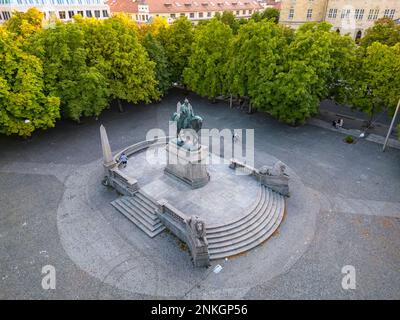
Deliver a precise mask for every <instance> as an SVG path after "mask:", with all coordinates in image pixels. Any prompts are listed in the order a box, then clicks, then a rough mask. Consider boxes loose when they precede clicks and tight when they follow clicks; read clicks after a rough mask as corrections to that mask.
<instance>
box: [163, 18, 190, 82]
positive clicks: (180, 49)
mask: <svg viewBox="0 0 400 320" xmlns="http://www.w3.org/2000/svg"><path fill="white" fill-rule="evenodd" d="M159 39H160V41H161V44H162V45H163V47H164V49H165V52H166V54H167V57H168V61H169V63H170V66H171V80H172V81H173V82H179V83H180V82H182V76H183V75H182V73H183V69H184V68H185V67H186V66H187V65H188V61H189V56H190V54H191V47H192V43H193V39H194V35H193V26H192V23H191V22H190V21H189V20H188V19H187V18H186V17H179V18H178V19H176V20H175V21H174V22H173V23H172V24H171V26H170V27H169V28H164V29H161V30H160V35H159Z"/></svg>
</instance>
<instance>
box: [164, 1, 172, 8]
mask: <svg viewBox="0 0 400 320" xmlns="http://www.w3.org/2000/svg"><path fill="white" fill-rule="evenodd" d="M164 6H166V7H167V8H169V7H172V3H171V2H166V3H164Z"/></svg>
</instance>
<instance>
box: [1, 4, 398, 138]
mask: <svg viewBox="0 0 400 320" xmlns="http://www.w3.org/2000/svg"><path fill="white" fill-rule="evenodd" d="M278 17H279V14H278V13H277V11H275V10H273V9H272V10H271V9H270V10H266V11H265V12H263V13H256V14H254V15H253V17H252V18H251V19H250V20H244V19H240V20H238V19H235V17H234V15H233V14H232V13H229V12H224V13H223V14H222V15H217V16H216V17H215V18H213V19H211V20H209V21H205V22H202V23H199V24H198V25H197V26H193V25H192V23H191V22H190V21H189V20H187V19H186V18H184V17H182V18H179V19H177V20H175V21H174V23H172V24H171V25H170V26H169V25H168V24H167V22H166V21H165V20H163V19H161V18H156V19H154V20H153V22H152V23H150V24H145V25H141V26H138V25H136V24H135V23H134V22H132V21H131V20H130V19H129V18H128V17H126V16H124V15H114V16H113V17H112V18H110V19H107V20H103V21H100V20H96V19H88V18H85V19H83V18H82V17H80V16H76V17H74V22H71V23H61V22H55V23H50V24H47V25H45V26H43V25H42V21H43V16H42V13H40V12H39V11H37V10H36V9H31V10H29V11H28V12H27V13H16V14H14V15H13V17H12V18H11V19H10V20H9V21H8V22H7V23H6V24H5V26H4V27H0V133H5V134H18V135H21V136H29V135H30V134H31V133H32V132H33V131H34V130H36V129H39V128H41V129H45V128H49V127H52V126H54V125H55V122H56V120H57V119H58V118H60V117H61V116H62V117H65V118H69V119H73V120H75V121H79V120H80V119H81V118H82V117H85V116H98V115H99V114H100V113H101V112H102V110H104V108H107V107H108V106H109V105H110V102H111V101H117V102H118V105H119V106H120V108H121V109H122V107H121V100H124V101H128V102H130V103H133V104H135V103H139V102H146V103H147V102H150V101H154V100H158V99H160V98H161V97H162V96H163V95H164V94H165V93H166V92H167V91H168V89H169V88H171V86H172V84H173V83H181V84H184V85H186V86H187V87H188V88H189V89H191V90H193V91H194V92H196V93H198V94H199V95H202V96H205V97H208V98H210V99H215V98H216V97H217V96H221V95H225V96H228V95H232V96H234V97H236V98H243V97H246V98H247V99H249V100H250V101H251V104H252V106H253V107H254V108H256V109H258V110H261V111H265V112H268V113H270V114H271V115H273V116H274V117H276V118H278V119H279V120H280V121H283V122H285V123H289V124H294V125H297V124H301V123H303V122H304V121H305V120H306V119H307V118H308V117H310V116H312V115H313V114H315V113H317V112H318V107H319V104H320V101H321V100H322V99H325V98H333V99H335V100H336V101H338V102H344V103H348V104H350V105H352V106H354V107H357V108H360V109H362V110H365V111H367V112H369V113H370V114H372V113H373V112H376V111H379V110H382V109H388V110H389V111H392V110H393V109H394V106H395V104H396V103H395V100H396V99H398V97H399V96H400V82H399V74H400V73H399V72H398V71H399V68H400V59H399V58H400V44H399V42H400V41H399V39H398V34H399V32H398V31H399V30H398V29H396V28H398V27H397V26H396V25H394V23H393V22H392V21H390V20H383V21H381V22H380V23H378V24H377V25H376V26H374V27H373V28H372V29H371V30H369V31H368V32H367V34H366V36H365V37H364V38H363V39H362V41H361V44H360V45H356V43H355V42H354V41H353V40H352V39H351V38H350V37H348V36H341V35H339V34H338V33H336V32H332V31H331V26H330V25H329V24H327V23H320V24H316V23H308V24H305V25H303V26H302V27H301V28H299V29H298V30H297V31H293V30H292V29H289V28H287V27H284V26H282V25H279V24H277V22H278Z"/></svg>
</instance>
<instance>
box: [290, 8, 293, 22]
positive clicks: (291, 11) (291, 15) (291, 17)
mask: <svg viewBox="0 0 400 320" xmlns="http://www.w3.org/2000/svg"><path fill="white" fill-rule="evenodd" d="M293 17H294V9H290V10H289V20H292V19H293Z"/></svg>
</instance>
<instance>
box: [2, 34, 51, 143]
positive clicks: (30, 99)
mask: <svg viewBox="0 0 400 320" xmlns="http://www.w3.org/2000/svg"><path fill="white" fill-rule="evenodd" d="M57 118H59V98H58V97H57V96H53V95H51V94H46V93H45V90H44V83H43V67H42V62H41V60H40V59H39V58H37V57H35V56H34V55H32V54H30V53H28V52H25V51H24V50H23V49H22V48H21V45H20V43H19V42H18V41H15V40H14V38H13V35H12V34H11V33H10V32H8V31H7V30H5V29H3V28H0V132H1V133H4V134H7V135H9V134H17V135H20V136H23V137H27V136H30V135H31V134H32V132H33V131H34V130H36V129H39V128H40V129H47V128H50V127H53V126H54V124H55V121H56V119H57Z"/></svg>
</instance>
